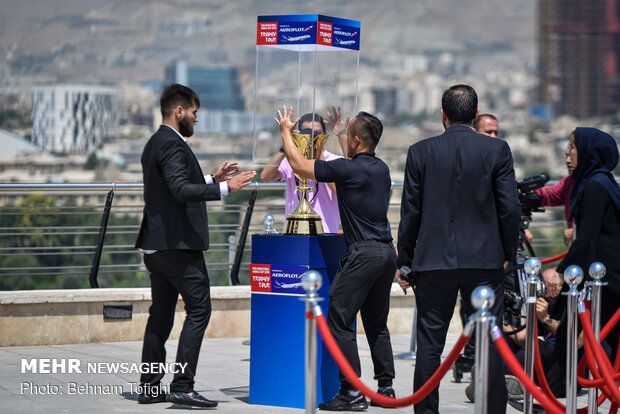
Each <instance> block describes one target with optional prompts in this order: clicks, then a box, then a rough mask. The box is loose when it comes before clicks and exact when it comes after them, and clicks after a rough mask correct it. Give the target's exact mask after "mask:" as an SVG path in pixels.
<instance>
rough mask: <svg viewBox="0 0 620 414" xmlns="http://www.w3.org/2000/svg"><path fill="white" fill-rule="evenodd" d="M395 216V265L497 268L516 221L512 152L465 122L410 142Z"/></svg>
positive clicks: (511, 249)
mask: <svg viewBox="0 0 620 414" xmlns="http://www.w3.org/2000/svg"><path fill="white" fill-rule="evenodd" d="M400 214H401V218H400V226H399V228H398V265H399V267H400V266H402V265H407V266H410V267H411V269H412V270H414V271H431V270H455V269H498V268H501V267H502V264H503V263H504V261H505V260H511V259H513V258H514V257H515V254H516V249H517V243H518V236H519V226H520V220H521V212H520V205H519V197H518V194H517V185H516V181H515V174H514V168H513V160H512V154H511V152H510V147H509V146H508V144H507V143H506V142H505V141H503V140H501V139H497V138H491V137H487V136H486V135H480V134H476V133H475V132H474V130H473V129H472V128H470V127H468V126H467V125H454V126H451V127H450V128H448V129H446V131H445V132H444V133H443V134H442V135H439V136H437V137H433V138H428V139H425V140H423V141H420V142H418V143H416V144H414V145H412V146H411V147H409V152H408V154H407V164H406V167H405V181H404V186H403V195H402V204H401V213H400Z"/></svg>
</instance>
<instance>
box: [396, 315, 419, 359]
mask: <svg viewBox="0 0 620 414" xmlns="http://www.w3.org/2000/svg"><path fill="white" fill-rule="evenodd" d="M417 331H418V305H417V304H416V305H413V327H412V328H411V340H410V341H409V352H402V353H400V354H397V355H396V356H395V357H394V358H396V359H415V348H416V343H417Z"/></svg>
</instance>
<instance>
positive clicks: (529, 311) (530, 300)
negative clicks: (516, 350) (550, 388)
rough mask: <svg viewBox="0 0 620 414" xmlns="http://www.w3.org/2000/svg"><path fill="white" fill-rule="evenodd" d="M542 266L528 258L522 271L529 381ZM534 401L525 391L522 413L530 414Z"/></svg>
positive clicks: (531, 370)
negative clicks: (537, 292) (525, 278)
mask: <svg viewBox="0 0 620 414" xmlns="http://www.w3.org/2000/svg"><path fill="white" fill-rule="evenodd" d="M541 266H542V264H541V263H540V260H538V259H537V258H536V257H530V258H529V259H527V260H526V262H525V264H524V265H523V270H525V273H527V274H528V277H527V297H526V298H525V315H526V322H525V366H524V368H525V373H526V374H527V376H528V377H529V378H530V379H534V357H535V354H536V348H535V346H536V342H535V341H537V338H536V335H535V333H536V329H535V328H536V321H537V319H538V318H537V317H536V299H537V297H536V287H537V285H538V274H539V273H540V268H541ZM533 408H534V399H533V398H532V394H531V393H530V392H528V391H527V390H525V392H524V394H523V412H524V413H526V414H532V410H533Z"/></svg>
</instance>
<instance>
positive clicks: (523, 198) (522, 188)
mask: <svg viewBox="0 0 620 414" xmlns="http://www.w3.org/2000/svg"><path fill="white" fill-rule="evenodd" d="M547 181H549V176H548V175H547V174H545V173H542V174H538V175H534V176H532V177H527V178H524V179H523V180H521V181H517V190H518V192H519V202H520V203H521V213H522V214H523V215H524V216H530V215H531V214H532V212H543V211H545V210H544V209H542V208H540V204H541V199H540V196H538V194H536V193H534V192H533V191H534V190H536V189H538V188H541V187H543V186H544V185H545V183H546V182H547Z"/></svg>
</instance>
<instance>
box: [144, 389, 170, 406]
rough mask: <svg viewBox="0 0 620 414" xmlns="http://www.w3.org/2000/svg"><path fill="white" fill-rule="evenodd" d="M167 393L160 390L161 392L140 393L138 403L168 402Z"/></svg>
mask: <svg viewBox="0 0 620 414" xmlns="http://www.w3.org/2000/svg"><path fill="white" fill-rule="evenodd" d="M166 396H167V394H166V393H165V392H160V393H159V394H155V395H153V394H140V395H138V404H154V403H162V402H166Z"/></svg>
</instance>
